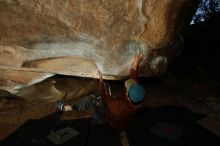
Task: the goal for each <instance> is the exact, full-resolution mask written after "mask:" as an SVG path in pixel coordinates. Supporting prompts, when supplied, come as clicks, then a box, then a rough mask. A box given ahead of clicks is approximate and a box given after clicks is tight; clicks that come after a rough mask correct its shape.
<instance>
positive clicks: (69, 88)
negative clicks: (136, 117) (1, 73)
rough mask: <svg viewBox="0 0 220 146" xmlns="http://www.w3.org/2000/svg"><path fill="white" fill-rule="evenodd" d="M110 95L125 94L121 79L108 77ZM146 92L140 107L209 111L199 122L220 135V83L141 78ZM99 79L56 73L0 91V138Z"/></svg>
mask: <svg viewBox="0 0 220 146" xmlns="http://www.w3.org/2000/svg"><path fill="white" fill-rule="evenodd" d="M109 83H110V84H111V87H112V93H113V96H120V95H123V94H124V86H123V81H110V82H109ZM141 83H142V84H143V85H144V86H145V89H146V96H145V100H144V102H143V104H142V105H143V107H146V108H147V107H158V106H163V105H175V106H184V107H187V108H189V109H190V110H192V111H193V112H197V113H202V114H207V115H209V116H208V117H207V118H205V119H203V120H201V121H199V123H200V124H201V125H202V126H204V127H206V128H207V129H209V130H211V131H212V132H213V133H215V134H216V135H218V136H219V137H220V129H219V127H220V125H219V124H218V123H220V100H219V95H220V92H219V91H218V89H219V88H220V84H210V83H203V84H194V83H177V82H176V81H173V80H153V81H152V80H149V79H143V80H142V79H141ZM97 86H98V80H95V79H83V78H73V77H63V76H55V77H52V78H49V79H47V80H45V81H43V82H41V83H38V84H35V85H33V86H30V87H27V88H25V89H23V90H21V91H20V92H19V93H18V94H17V95H12V94H10V93H7V92H4V91H1V92H0V96H1V98H0V129H1V132H0V140H3V139H4V138H6V137H7V136H8V135H10V134H11V133H12V132H14V131H15V130H16V129H17V128H18V127H19V126H21V125H22V124H23V123H24V122H25V121H26V120H28V119H38V118H41V117H44V116H46V115H49V114H51V113H54V112H56V110H57V109H56V105H55V102H56V101H57V100H59V99H62V98H63V96H64V94H65V93H66V92H68V93H67V97H66V100H67V102H68V103H70V104H71V103H74V102H78V101H79V100H80V99H81V98H83V97H84V96H85V95H87V94H89V93H91V92H93V91H95V90H96V89H97ZM87 117H90V113H89V112H88V111H85V112H67V113H64V114H62V115H61V119H62V120H69V119H78V118H87Z"/></svg>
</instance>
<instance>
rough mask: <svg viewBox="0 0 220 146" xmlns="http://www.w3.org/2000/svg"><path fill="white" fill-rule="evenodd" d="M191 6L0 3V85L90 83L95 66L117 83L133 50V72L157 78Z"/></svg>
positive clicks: (150, 1) (178, 0)
mask: <svg viewBox="0 0 220 146" xmlns="http://www.w3.org/2000/svg"><path fill="white" fill-rule="evenodd" d="M196 4H197V0H65V1H64V0H31V1H30V0H0V71H1V72H4V74H5V76H2V77H1V79H0V87H2V89H6V90H8V91H10V92H11V91H13V90H14V89H19V88H21V87H24V86H28V85H30V84H32V83H35V82H36V81H38V82H39V81H41V80H44V79H45V78H46V77H49V76H52V75H54V74H63V75H72V76H83V77H92V78H97V77H98V76H97V67H98V68H99V69H100V70H101V72H103V74H104V75H105V76H104V78H106V79H122V78H123V77H126V76H127V75H128V70H129V67H130V65H131V60H132V58H133V56H134V54H135V53H136V52H137V51H141V52H143V54H144V61H143V62H142V64H141V67H140V68H141V70H140V71H141V75H143V76H152V75H157V74H160V73H164V72H165V71H166V69H167V66H168V65H169V63H170V62H172V59H173V58H174V57H175V56H176V55H177V54H178V52H179V49H180V48H181V45H182V43H183V42H182V39H181V31H182V28H184V25H185V24H187V23H189V20H190V18H191V17H192V14H193V13H192V12H193V11H194V9H195V7H196ZM5 72H10V73H11V74H13V77H11V76H8V75H6V74H7V73H5ZM24 74H25V75H26V74H27V77H26V76H25V77H24ZM29 74H31V75H29ZM23 78H24V79H23ZM26 78H28V79H26ZM17 79H19V81H21V82H22V84H20V82H18V80H17ZM33 81H35V82H33ZM9 84H10V85H9ZM16 84H19V86H16ZM12 85H13V86H12ZM15 86H16V87H15ZM18 87H19V88H18Z"/></svg>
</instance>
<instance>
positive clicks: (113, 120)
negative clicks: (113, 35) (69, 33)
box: [60, 53, 145, 131]
mask: <svg viewBox="0 0 220 146" xmlns="http://www.w3.org/2000/svg"><path fill="white" fill-rule="evenodd" d="M142 56H143V55H142V53H137V54H136V55H135V57H134V59H133V63H132V66H131V68H130V71H129V77H130V78H129V79H127V80H126V81H125V83H124V85H125V88H126V92H125V93H126V94H125V95H124V96H121V97H117V98H115V97H112V96H111V90H110V86H109V85H108V84H105V83H104V81H103V77H102V74H101V72H99V89H98V92H97V93H94V94H91V95H89V96H87V97H85V98H83V99H82V100H81V101H80V102H79V103H77V104H73V105H64V104H63V106H61V108H60V110H62V111H70V110H75V111H82V110H90V111H91V114H92V118H93V119H94V120H95V121H96V122H97V123H98V124H102V123H106V122H107V123H109V124H110V125H111V126H112V127H113V128H115V129H116V130H118V131H122V130H124V129H125V128H126V127H127V126H128V124H129V123H130V121H131V120H132V117H133V115H134V114H135V112H136V111H137V107H139V106H140V104H141V102H142V101H143V99H144V94H145V91H144V87H143V86H141V85H139V83H138V77H137V74H138V69H139V64H140V62H141V60H142V58H143V57H142Z"/></svg>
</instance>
